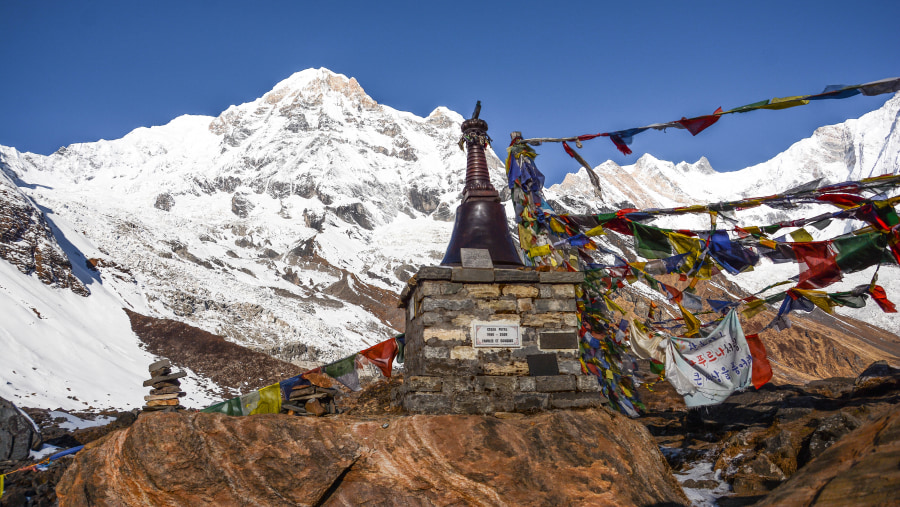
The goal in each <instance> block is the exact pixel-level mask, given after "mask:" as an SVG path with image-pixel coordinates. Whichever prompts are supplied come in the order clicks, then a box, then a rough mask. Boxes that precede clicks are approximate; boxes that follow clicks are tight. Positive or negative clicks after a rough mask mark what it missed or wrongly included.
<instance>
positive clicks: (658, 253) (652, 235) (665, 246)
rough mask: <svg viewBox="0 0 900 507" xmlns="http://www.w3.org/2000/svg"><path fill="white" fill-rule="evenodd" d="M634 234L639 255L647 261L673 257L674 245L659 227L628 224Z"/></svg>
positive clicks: (635, 223) (636, 223)
mask: <svg viewBox="0 0 900 507" xmlns="http://www.w3.org/2000/svg"><path fill="white" fill-rule="evenodd" d="M628 225H629V226H630V227H631V232H632V233H633V234H634V244H635V247H636V248H637V254H638V255H640V256H641V257H644V258H646V259H663V258H666V257H671V256H672V245H670V244H669V237H668V236H667V235H666V232H665V231H663V230H662V229H660V228H658V227H653V226H651V225H644V224H641V223H639V222H628Z"/></svg>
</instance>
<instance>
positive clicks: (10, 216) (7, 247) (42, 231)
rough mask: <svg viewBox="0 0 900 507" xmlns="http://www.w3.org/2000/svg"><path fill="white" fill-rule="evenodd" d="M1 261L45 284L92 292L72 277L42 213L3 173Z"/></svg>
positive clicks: (0, 174) (86, 293)
mask: <svg viewBox="0 0 900 507" xmlns="http://www.w3.org/2000/svg"><path fill="white" fill-rule="evenodd" d="M0 258H2V259H3V260H5V261H7V262H9V263H10V264H12V265H14V266H15V267H17V268H18V269H19V271H21V272H22V273H24V274H26V275H30V274H32V273H34V274H35V276H37V278H38V280H40V281H41V282H43V283H44V284H46V285H48V286H50V287H54V288H58V289H69V290H71V291H72V292H74V293H75V294H78V295H80V296H89V295H90V293H91V291H90V290H88V288H87V287H85V286H84V284H83V283H81V281H80V280H79V279H78V278H77V277H76V276H75V275H74V274H73V273H72V263H71V262H69V259H68V257H66V254H65V253H64V252H63V250H62V248H60V246H59V244H58V243H57V241H56V236H54V234H53V230H52V229H51V228H50V225H49V224H48V223H47V219H46V217H45V216H44V214H43V212H41V210H40V209H38V207H37V206H35V204H34V202H32V201H31V200H30V199H28V198H27V197H25V195H23V194H22V192H21V191H20V190H19V187H18V186H16V184H15V183H13V181H12V180H11V179H10V178H9V176H8V175H7V174H6V173H5V172H3V171H0Z"/></svg>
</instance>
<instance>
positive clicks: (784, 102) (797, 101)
mask: <svg viewBox="0 0 900 507" xmlns="http://www.w3.org/2000/svg"><path fill="white" fill-rule="evenodd" d="M806 104H809V101H808V100H805V99H804V98H803V97H802V96H800V95H798V96H796V97H780V98H779V97H775V98H774V99H772V100H770V101H769V103H768V104H767V105H765V106H762V107H760V109H787V108H789V107H797V106H803V105H806Z"/></svg>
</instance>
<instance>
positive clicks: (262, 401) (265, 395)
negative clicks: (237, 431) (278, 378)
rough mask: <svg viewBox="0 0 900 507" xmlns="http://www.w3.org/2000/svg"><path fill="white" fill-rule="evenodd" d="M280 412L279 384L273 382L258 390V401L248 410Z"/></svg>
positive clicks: (252, 411) (257, 412)
mask: <svg viewBox="0 0 900 507" xmlns="http://www.w3.org/2000/svg"><path fill="white" fill-rule="evenodd" d="M279 412H281V385H279V384H277V383H275V384H272V385H270V386H266V387H263V388H262V389H260V390H259V403H257V405H256V407H255V408H254V409H253V410H251V411H250V415H253V414H277V413H279Z"/></svg>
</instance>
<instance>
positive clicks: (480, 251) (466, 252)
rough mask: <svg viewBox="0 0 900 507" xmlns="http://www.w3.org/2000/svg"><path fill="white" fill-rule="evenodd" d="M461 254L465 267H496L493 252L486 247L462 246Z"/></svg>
mask: <svg viewBox="0 0 900 507" xmlns="http://www.w3.org/2000/svg"><path fill="white" fill-rule="evenodd" d="M459 256H460V260H461V262H462V267H464V268H484V269H493V268H494V262H493V261H492V260H491V252H490V250H488V249H486V248H460V249H459Z"/></svg>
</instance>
